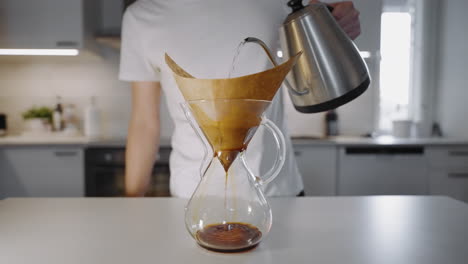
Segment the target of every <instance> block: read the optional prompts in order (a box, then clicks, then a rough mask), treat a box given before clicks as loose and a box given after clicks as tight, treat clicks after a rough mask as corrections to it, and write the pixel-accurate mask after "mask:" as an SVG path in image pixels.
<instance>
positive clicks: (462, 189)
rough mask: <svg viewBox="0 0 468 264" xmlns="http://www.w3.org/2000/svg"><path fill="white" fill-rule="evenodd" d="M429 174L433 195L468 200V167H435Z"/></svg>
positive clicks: (430, 190) (430, 188)
mask: <svg viewBox="0 0 468 264" xmlns="http://www.w3.org/2000/svg"><path fill="white" fill-rule="evenodd" d="M429 175H430V180H429V192H430V194H431V195H445V196H449V197H452V198H454V199H457V200H460V201H464V202H468V169H465V170H459V169H451V170H443V169H434V170H432V171H431V172H430V173H429Z"/></svg>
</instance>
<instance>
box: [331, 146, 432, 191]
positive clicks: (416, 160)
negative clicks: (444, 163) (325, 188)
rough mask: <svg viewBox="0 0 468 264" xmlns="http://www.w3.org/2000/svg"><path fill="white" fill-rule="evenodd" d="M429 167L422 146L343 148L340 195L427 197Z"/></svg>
mask: <svg viewBox="0 0 468 264" xmlns="http://www.w3.org/2000/svg"><path fill="white" fill-rule="evenodd" d="M427 175H428V166H427V160H426V157H425V155H424V147H423V146H343V147H340V150H339V162H338V195H426V194H428V193H429V190H428V189H429V188H428V184H429V183H428V176H427Z"/></svg>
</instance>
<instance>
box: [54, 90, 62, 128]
mask: <svg viewBox="0 0 468 264" xmlns="http://www.w3.org/2000/svg"><path fill="white" fill-rule="evenodd" d="M61 100H62V98H61V97H60V96H57V105H56V106H55V108H54V112H53V113H52V127H53V129H54V131H57V132H58V131H62V129H63V118H62V114H63V108H62V103H61Z"/></svg>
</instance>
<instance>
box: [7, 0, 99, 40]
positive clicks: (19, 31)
mask: <svg viewBox="0 0 468 264" xmlns="http://www.w3.org/2000/svg"><path fill="white" fill-rule="evenodd" d="M98 12H99V1H94V0H41V1H35V0H2V1H0V14H1V15H0V25H1V27H0V28H1V30H0V31H1V32H2V34H0V48H2V49H55V48H83V46H84V45H85V42H86V44H89V42H90V40H91V38H92V35H93V34H94V32H93V31H94V30H95V29H96V28H97V26H98V23H99V19H100V17H99V13H98Z"/></svg>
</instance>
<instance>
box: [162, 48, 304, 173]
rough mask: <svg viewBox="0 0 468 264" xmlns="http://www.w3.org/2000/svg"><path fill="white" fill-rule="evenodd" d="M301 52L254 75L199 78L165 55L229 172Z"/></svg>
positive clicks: (183, 93) (213, 146)
mask: <svg viewBox="0 0 468 264" xmlns="http://www.w3.org/2000/svg"><path fill="white" fill-rule="evenodd" d="M300 55H301V53H298V54H296V55H295V56H293V57H291V58H290V59H289V60H288V61H286V62H285V63H283V64H281V65H278V66H277V67H274V68H271V69H269V70H266V71H263V72H259V73H255V74H251V75H246V76H241V77H236V78H230V79H197V78H195V77H193V76H192V75H190V74H189V73H188V72H186V71H185V70H184V69H182V68H181V67H180V66H179V65H177V63H175V62H174V60H172V58H171V57H169V55H167V54H166V63H167V65H168V66H169V68H171V70H172V71H173V73H174V78H175V80H176V83H177V85H178V87H179V89H180V91H181V92H182V95H183V96H184V98H185V100H187V101H188V103H189V105H190V108H191V111H192V114H193V116H194V118H195V119H196V121H197V123H198V125H199V127H200V128H201V130H202V131H203V133H204V135H205V136H206V138H207V140H208V142H209V143H210V144H211V147H212V148H213V151H214V153H215V155H216V156H217V157H218V159H219V160H220V162H221V164H222V165H223V167H224V169H225V171H226V172H227V171H228V169H229V167H230V166H231V164H232V162H233V161H234V160H235V159H236V157H237V156H238V154H239V153H240V152H241V151H243V150H244V149H245V148H246V147H247V145H248V143H249V141H250V139H251V138H252V136H253V135H254V133H255V132H256V130H257V128H258V126H259V125H260V122H261V116H262V114H263V112H264V111H265V110H266V108H267V107H268V106H269V104H270V101H271V100H272V99H273V97H274V96H275V94H276V92H277V91H278V89H279V88H280V87H281V83H282V82H283V80H284V78H285V77H286V75H287V73H288V72H289V71H290V70H291V68H292V66H293V65H294V64H295V63H296V61H297V59H298V58H299V56H300ZM242 99H247V100H242ZM194 100H196V101H194Z"/></svg>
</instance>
